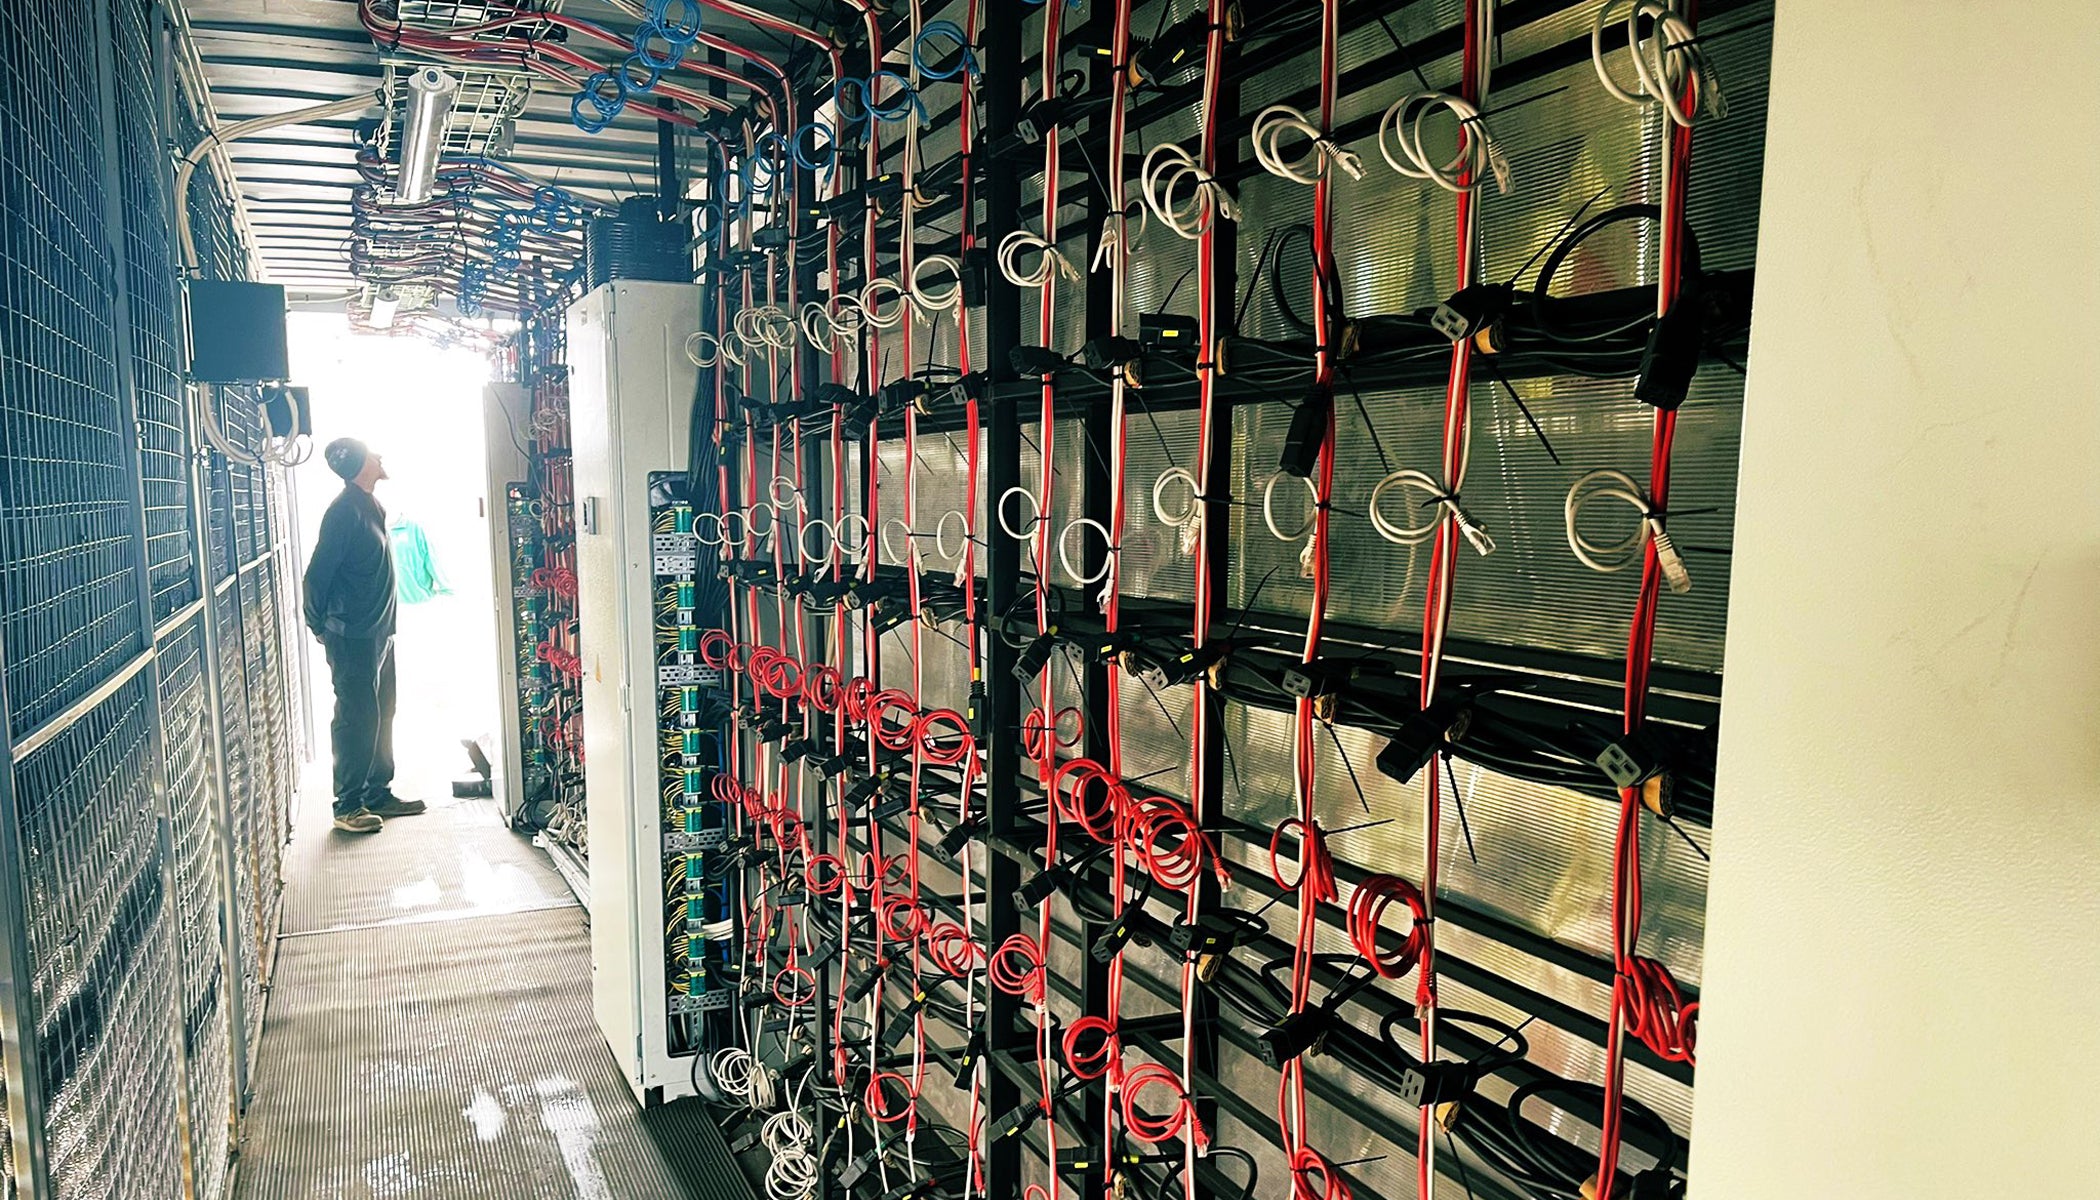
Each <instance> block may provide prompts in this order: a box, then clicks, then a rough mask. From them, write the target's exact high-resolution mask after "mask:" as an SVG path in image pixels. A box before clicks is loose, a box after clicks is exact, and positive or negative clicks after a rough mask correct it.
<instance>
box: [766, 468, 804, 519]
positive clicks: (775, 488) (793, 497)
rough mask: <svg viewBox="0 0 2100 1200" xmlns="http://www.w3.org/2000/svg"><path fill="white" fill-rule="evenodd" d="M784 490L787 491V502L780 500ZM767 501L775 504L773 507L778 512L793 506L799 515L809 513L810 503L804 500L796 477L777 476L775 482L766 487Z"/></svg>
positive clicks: (774, 478)
mask: <svg viewBox="0 0 2100 1200" xmlns="http://www.w3.org/2000/svg"><path fill="white" fill-rule="evenodd" d="M782 488H786V489H787V499H785V500H783V499H781V498H780V492H781V489H782ZM766 499H768V500H771V501H772V502H773V507H774V508H775V509H776V510H777V509H783V508H786V507H787V506H788V505H790V504H792V505H794V506H795V511H796V512H797V513H798V514H799V513H806V512H808V511H809V502H808V501H807V500H805V499H803V498H802V489H801V488H799V487H796V486H795V477H794V476H792V475H775V476H774V477H773V482H772V483H770V484H768V485H766Z"/></svg>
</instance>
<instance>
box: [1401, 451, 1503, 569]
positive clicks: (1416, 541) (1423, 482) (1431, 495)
mask: <svg viewBox="0 0 2100 1200" xmlns="http://www.w3.org/2000/svg"><path fill="white" fill-rule="evenodd" d="M1393 491H1400V492H1403V493H1405V492H1420V493H1422V495H1423V496H1425V497H1426V499H1425V500H1424V501H1423V502H1422V503H1421V504H1420V505H1418V506H1417V507H1418V508H1420V509H1422V510H1424V511H1427V512H1429V513H1432V514H1434V515H1432V516H1430V517H1429V518H1428V519H1427V520H1425V521H1423V522H1422V523H1419V524H1404V523H1402V522H1400V521H1396V520H1394V519H1393V518H1391V517H1389V516H1387V515H1386V513H1385V509H1384V508H1382V507H1381V505H1382V504H1383V503H1384V501H1385V497H1386V494H1387V493H1388V492H1393ZM1447 514H1448V515H1449V516H1450V517H1451V519H1452V520H1454V521H1457V522H1458V531H1459V532H1460V533H1462V534H1464V535H1465V538H1466V541H1467V542H1468V543H1470V544H1471V545H1472V547H1473V549H1474V550H1476V551H1478V552H1479V553H1480V554H1482V555H1487V554H1493V553H1494V552H1495V539H1494V538H1492V537H1490V536H1489V535H1488V531H1487V530H1486V529H1485V528H1484V527H1482V526H1481V525H1480V524H1479V523H1478V522H1476V521H1474V520H1473V518H1472V516H1471V515H1469V514H1468V513H1467V512H1466V510H1465V509H1463V508H1461V507H1459V504H1458V497H1457V496H1455V495H1453V494H1452V493H1450V492H1447V491H1445V490H1444V488H1443V485H1442V484H1439V483H1438V482H1437V481H1436V480H1434V479H1432V478H1430V477H1429V476H1428V475H1427V474H1425V473H1423V472H1421V471H1395V472H1393V473H1392V474H1390V475H1388V476H1386V477H1385V478H1384V479H1381V480H1379V481H1378V486H1377V487H1375V488H1372V489H1371V528H1373V529H1375V530H1377V531H1378V536H1379V537H1382V538H1384V539H1385V540H1386V541H1389V542H1392V543H1394V544H1395V545H1400V546H1419V545H1421V544H1422V543H1424V542H1426V541H1428V540H1429V539H1430V538H1432V537H1435V536H1436V531H1437V530H1438V529H1440V528H1442V527H1443V524H1444V517H1445V516H1446V515H1447Z"/></svg>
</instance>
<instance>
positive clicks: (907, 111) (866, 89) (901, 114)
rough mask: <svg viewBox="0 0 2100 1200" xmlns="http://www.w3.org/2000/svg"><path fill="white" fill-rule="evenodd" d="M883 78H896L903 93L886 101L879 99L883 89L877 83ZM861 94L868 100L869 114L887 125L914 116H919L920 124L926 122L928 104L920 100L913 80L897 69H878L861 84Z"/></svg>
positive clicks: (907, 119)
mask: <svg viewBox="0 0 2100 1200" xmlns="http://www.w3.org/2000/svg"><path fill="white" fill-rule="evenodd" d="M883 79H893V80H895V81H896V82H897V86H898V87H899V88H901V89H902V90H903V94H902V95H900V96H894V97H892V98H890V99H889V100H886V101H882V100H877V99H876V97H877V96H879V95H881V94H882V89H881V88H880V87H878V86H876V85H877V82H878V81H880V80H883ZM861 95H862V97H864V99H865V101H866V104H867V108H868V115H869V116H871V117H874V118H875V119H876V120H878V121H880V122H882V123H883V124H885V125H894V124H896V123H898V122H899V121H909V120H910V119H911V118H912V117H914V116H917V117H918V118H919V123H920V124H922V125H923V124H925V123H926V106H925V105H924V104H922V103H920V102H919V93H918V92H916V91H914V90H913V89H912V86H911V80H909V79H906V78H905V77H904V76H902V75H899V74H898V73H897V72H895V71H877V72H875V73H874V74H873V75H870V76H868V78H867V80H866V82H864V83H862V84H861Z"/></svg>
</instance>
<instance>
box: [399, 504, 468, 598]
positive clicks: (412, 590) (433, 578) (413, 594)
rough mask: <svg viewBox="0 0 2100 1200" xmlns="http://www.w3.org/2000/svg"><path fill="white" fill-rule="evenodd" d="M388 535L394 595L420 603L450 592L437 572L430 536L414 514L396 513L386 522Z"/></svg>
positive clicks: (443, 578) (449, 588)
mask: <svg viewBox="0 0 2100 1200" xmlns="http://www.w3.org/2000/svg"><path fill="white" fill-rule="evenodd" d="M386 532H387V538H388V540H389V541H390V542H392V544H393V547H394V596H395V598H396V599H398V600H399V601H400V602H401V603H403V604H421V603H423V602H424V601H426V600H432V599H435V598H437V597H439V596H449V595H451V594H452V588H451V587H450V586H449V585H448V584H446V582H445V577H444V576H443V575H441V574H439V573H438V568H437V559H436V558H435V557H433V556H432V555H431V553H430V538H429V536H428V535H427V534H425V533H424V532H423V526H422V525H421V524H419V523H418V522H417V521H416V520H415V519H414V518H412V517H406V516H403V515H401V514H400V513H395V514H394V515H393V517H392V519H390V520H389V521H388V522H387V527H386Z"/></svg>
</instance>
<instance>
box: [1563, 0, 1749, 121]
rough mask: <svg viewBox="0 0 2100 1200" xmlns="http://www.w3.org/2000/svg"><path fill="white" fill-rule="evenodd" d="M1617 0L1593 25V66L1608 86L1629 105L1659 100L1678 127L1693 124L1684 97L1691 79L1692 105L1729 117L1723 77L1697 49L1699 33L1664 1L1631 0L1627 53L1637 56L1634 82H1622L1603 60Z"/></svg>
mask: <svg viewBox="0 0 2100 1200" xmlns="http://www.w3.org/2000/svg"><path fill="white" fill-rule="evenodd" d="M1618 7H1619V0H1605V2H1604V4H1603V6H1602V7H1600V8H1598V9H1597V19H1596V21H1595V22H1594V23H1592V24H1591V26H1590V65H1592V66H1594V67H1595V68H1596V69H1597V80H1598V82H1600V83H1602V84H1603V85H1604V90H1605V91H1607V92H1610V93H1611V94H1612V96H1613V97H1614V98H1615V99H1617V100H1619V101H1621V102H1623V103H1626V104H1634V105H1647V104H1658V105H1661V106H1662V110H1663V111H1664V112H1665V113H1667V114H1668V115H1669V118H1670V120H1671V121H1673V122H1675V123H1677V124H1679V125H1686V126H1688V125H1690V124H1691V123H1692V119H1693V116H1694V113H1693V112H1688V111H1686V110H1685V107H1684V104H1683V103H1682V101H1681V100H1680V97H1681V96H1682V95H1683V94H1684V85H1685V82H1686V81H1687V80H1689V81H1690V82H1691V85H1692V97H1693V100H1694V107H1695V109H1696V107H1697V106H1699V105H1704V106H1705V108H1706V112H1707V115H1708V116H1712V117H1725V116H1727V115H1728V102H1727V101H1726V100H1725V99H1724V98H1723V97H1722V95H1721V81H1720V77H1719V76H1718V75H1717V74H1716V73H1715V71H1714V68H1713V62H1712V61H1711V60H1710V59H1708V58H1707V57H1706V52H1705V51H1704V50H1702V49H1700V48H1699V43H1698V36H1697V34H1695V33H1694V32H1693V30H1692V27H1691V25H1690V24H1689V23H1687V22H1686V21H1685V19H1684V18H1683V17H1680V16H1678V15H1677V14H1676V13H1675V12H1672V11H1671V10H1670V6H1669V5H1668V4H1665V3H1662V2H1661V0H1630V3H1629V6H1628V8H1627V12H1626V53H1627V56H1628V57H1630V58H1632V59H1633V75H1634V84H1633V86H1632V87H1631V88H1624V87H1621V86H1619V81H1618V80H1616V79H1614V78H1612V74H1611V68H1610V66H1608V65H1607V64H1606V63H1605V61H1604V30H1605V29H1606V27H1608V26H1609V25H1610V24H1611V22H1612V12H1613V10H1615V9H1617V8H1618ZM1644 19H1645V20H1646V21H1647V22H1648V35H1647V36H1646V37H1643V36H1641V22H1642V21H1643V20H1644Z"/></svg>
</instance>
